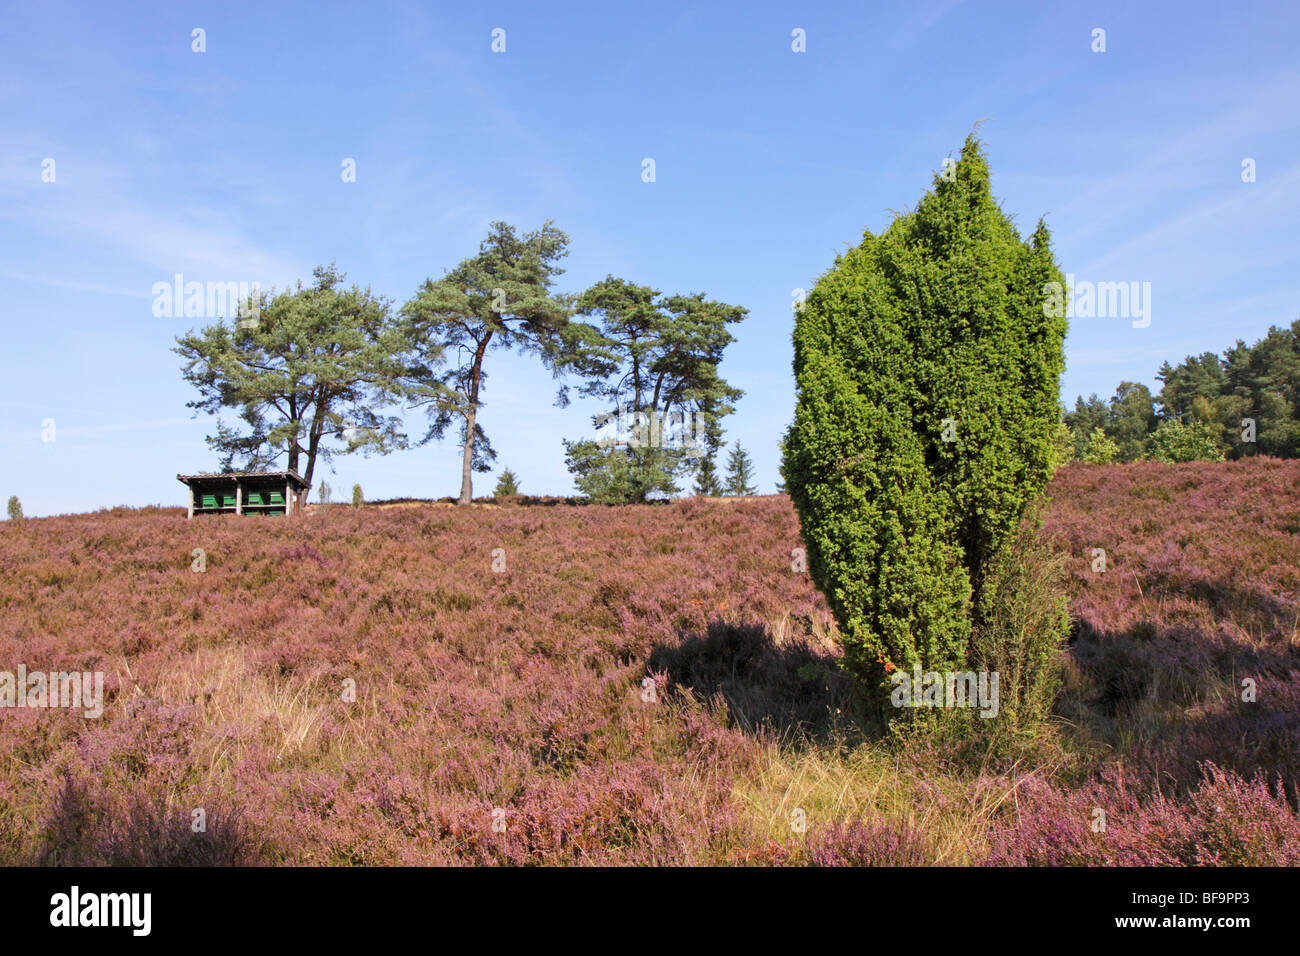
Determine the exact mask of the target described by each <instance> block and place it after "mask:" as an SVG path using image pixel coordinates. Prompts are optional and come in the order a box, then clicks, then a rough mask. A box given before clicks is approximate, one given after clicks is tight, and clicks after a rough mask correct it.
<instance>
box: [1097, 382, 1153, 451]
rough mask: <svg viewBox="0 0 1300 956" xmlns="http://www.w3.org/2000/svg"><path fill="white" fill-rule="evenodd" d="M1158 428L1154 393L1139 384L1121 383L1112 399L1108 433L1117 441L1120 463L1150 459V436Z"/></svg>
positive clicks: (1107, 426) (1107, 427)
mask: <svg viewBox="0 0 1300 956" xmlns="http://www.w3.org/2000/svg"><path fill="white" fill-rule="evenodd" d="M1155 429H1156V409H1155V401H1154V400H1153V399H1152V397H1151V390H1150V389H1149V388H1147V387H1146V386H1145V385H1142V384H1139V383H1137V382H1120V384H1119V388H1118V389H1117V390H1116V392H1115V395H1114V397H1113V398H1112V399H1111V400H1110V409H1109V422H1108V423H1107V425H1106V434H1107V435H1108V436H1110V438H1111V439H1112V440H1113V441H1114V442H1115V445H1116V448H1117V449H1118V458H1119V460H1120V461H1141V460H1142V459H1143V458H1145V457H1147V450H1148V446H1149V444H1150V436H1151V434H1152V433H1153V432H1154V431H1155Z"/></svg>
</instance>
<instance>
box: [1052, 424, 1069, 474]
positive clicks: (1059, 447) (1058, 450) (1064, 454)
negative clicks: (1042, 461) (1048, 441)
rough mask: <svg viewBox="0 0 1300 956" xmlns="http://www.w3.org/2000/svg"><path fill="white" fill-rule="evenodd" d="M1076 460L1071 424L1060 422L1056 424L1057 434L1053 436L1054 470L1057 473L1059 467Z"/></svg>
mask: <svg viewBox="0 0 1300 956" xmlns="http://www.w3.org/2000/svg"><path fill="white" fill-rule="evenodd" d="M1072 461H1074V436H1073V435H1072V434H1070V426H1069V425H1067V424H1065V422H1060V423H1059V424H1057V426H1056V434H1055V436H1053V438H1052V472H1053V474H1055V472H1056V470H1057V469H1058V468H1061V467H1062V466H1064V465H1068V464H1069V463H1070V462H1072Z"/></svg>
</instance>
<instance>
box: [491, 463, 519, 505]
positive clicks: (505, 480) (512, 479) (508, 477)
mask: <svg viewBox="0 0 1300 956" xmlns="http://www.w3.org/2000/svg"><path fill="white" fill-rule="evenodd" d="M517 494H519V476H518V475H516V474H515V473H514V472H513V471H511V470H510V469H509V468H507V469H506V470H505V471H503V472H501V477H500V478H498V479H497V487H496V490H495V491H493V492H492V497H494V498H513V497H514V496H515V495H517Z"/></svg>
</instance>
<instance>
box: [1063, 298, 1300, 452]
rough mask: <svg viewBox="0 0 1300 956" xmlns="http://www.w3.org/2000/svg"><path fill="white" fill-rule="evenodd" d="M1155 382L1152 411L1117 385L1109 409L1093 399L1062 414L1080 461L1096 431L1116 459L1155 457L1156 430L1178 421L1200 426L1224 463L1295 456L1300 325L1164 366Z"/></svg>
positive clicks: (1143, 393)
mask: <svg viewBox="0 0 1300 956" xmlns="http://www.w3.org/2000/svg"><path fill="white" fill-rule="evenodd" d="M1156 378H1157V379H1158V380H1159V381H1160V382H1161V389H1160V394H1159V395H1157V396H1155V399H1154V403H1155V404H1156V405H1158V409H1157V408H1155V407H1148V406H1149V403H1150V402H1151V396H1150V393H1149V392H1148V391H1147V389H1146V387H1145V386H1141V385H1135V384H1134V383H1132V382H1122V383H1121V384H1120V387H1119V391H1118V392H1116V395H1115V397H1114V398H1112V399H1111V403H1110V406H1109V407H1107V405H1106V403H1104V402H1102V401H1101V399H1099V398H1097V396H1096V395H1093V396H1091V397H1090V398H1089V399H1088V401H1087V402H1084V400H1083V399H1082V398H1079V399H1078V400H1077V401H1076V402H1075V407H1074V411H1073V412H1071V413H1069V414H1067V415H1066V416H1065V421H1066V423H1067V424H1068V425H1069V426H1070V429H1071V431H1072V432H1073V434H1074V435H1075V436H1076V439H1077V441H1078V443H1079V444H1078V445H1077V447H1076V452H1077V453H1078V454H1079V455H1080V456H1082V454H1083V451H1084V446H1085V445H1086V444H1087V441H1088V436H1090V435H1091V434H1092V430H1093V429H1094V428H1095V427H1098V426H1101V427H1104V428H1105V429H1106V432H1107V434H1108V435H1110V437H1111V438H1112V439H1114V440H1115V442H1116V444H1117V446H1118V457H1119V459H1120V460H1122V461H1134V460H1137V458H1140V457H1146V456H1153V455H1154V446H1153V444H1152V442H1153V440H1154V437H1155V430H1156V427H1157V425H1158V424H1159V423H1160V422H1164V421H1178V422H1184V423H1188V424H1190V423H1200V424H1202V425H1204V426H1205V430H1206V432H1207V433H1208V435H1209V436H1210V439H1211V440H1212V442H1213V443H1214V445H1215V446H1216V447H1217V448H1218V450H1219V451H1220V452H1222V453H1223V454H1224V455H1225V457H1227V458H1240V457H1242V456H1243V455H1253V454H1257V453H1258V454H1263V455H1275V456H1277V457H1279V458H1295V457H1300V320H1297V321H1296V322H1294V323H1292V325H1291V327H1290V328H1277V327H1273V328H1270V329H1269V330H1268V334H1267V335H1265V336H1264V338H1262V339H1260V340H1259V341H1257V342H1256V343H1255V344H1254V345H1246V343H1245V342H1243V341H1241V340H1240V339H1239V340H1238V341H1237V343H1236V344H1235V345H1234V346H1233V347H1232V348H1230V349H1227V350H1226V351H1225V352H1224V353H1223V355H1222V357H1220V356H1218V355H1216V354H1215V353H1213V352H1204V353H1202V354H1200V355H1189V356H1187V358H1185V359H1184V360H1183V361H1182V362H1180V363H1179V364H1177V365H1171V364H1170V363H1169V362H1165V363H1163V364H1162V365H1161V366H1160V371H1159V372H1158V373H1157V375H1156ZM1252 423H1253V428H1252ZM1252 439H1253V440H1252ZM1203 451H1204V449H1202V452H1203ZM1202 452H1198V454H1200V453H1202ZM1211 460H1213V459H1211Z"/></svg>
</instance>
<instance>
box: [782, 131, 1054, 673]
mask: <svg viewBox="0 0 1300 956" xmlns="http://www.w3.org/2000/svg"><path fill="white" fill-rule="evenodd" d="M1063 279H1064V277H1063V276H1062V275H1061V272H1060V269H1059V268H1058V267H1057V265H1056V262H1055V260H1054V258H1053V256H1052V252H1051V249H1050V236H1049V234H1048V231H1047V227H1046V226H1045V225H1044V224H1043V223H1042V222H1040V223H1039V224H1038V226H1037V228H1036V229H1035V231H1034V233H1033V235H1032V236H1031V237H1030V238H1029V239H1028V240H1027V241H1026V240H1022V239H1021V238H1020V237H1019V235H1018V234H1017V233H1016V230H1015V228H1014V226H1013V225H1012V224H1011V222H1010V221H1009V220H1008V219H1007V217H1006V215H1005V214H1004V213H1003V212H1002V211H1001V210H1000V209H999V208H998V206H997V204H996V203H995V201H994V199H993V196H992V192H991V187H990V184H989V176H988V167H987V164H986V162H985V159H984V156H983V153H982V151H981V148H980V145H979V142H978V141H977V140H976V139H975V138H974V137H973V136H972V137H971V138H968V139H967V141H966V144H965V146H964V148H963V150H962V155H961V161H960V162H959V163H958V164H957V166H956V169H955V175H953V176H951V177H949V176H948V175H947V174H946V173H945V174H941V175H938V176H936V178H935V184H934V189H933V190H932V191H931V192H929V193H927V194H926V195H925V196H924V197H923V198H922V200H921V202H920V204H919V205H918V207H917V209H916V211H915V212H913V213H910V214H906V215H901V216H899V217H897V218H896V219H895V220H894V222H893V223H891V224H890V226H889V228H888V229H886V230H885V231H884V232H883V233H882V234H881V235H879V236H874V235H872V234H871V233H867V234H866V235H865V237H864V239H863V241H862V243H861V245H859V246H857V247H856V248H855V249H852V250H850V251H848V252H847V253H845V254H843V255H842V256H839V257H837V258H836V261H835V264H834V267H833V268H832V269H831V270H830V271H829V272H828V273H826V274H825V275H824V276H822V277H821V279H820V280H818V282H817V284H816V286H815V288H814V289H813V290H812V292H811V293H810V295H809V296H808V299H807V301H806V302H805V303H804V305H803V307H802V308H801V309H800V311H799V313H798V315H797V317H796V321H795V331H794V345H795V358H794V373H795V381H796V384H797V386H798V401H797V405H796V409H795V419H794V422H793V424H792V425H791V427H790V430H789V432H788V434H787V437H786V445H785V457H784V466H785V467H784V470H783V474H784V476H785V478H786V483H787V487H788V488H789V490H790V494H791V498H792V499H793V501H794V503H795V506H796V508H797V509H798V512H799V517H800V520H801V523H802V528H803V534H804V539H805V542H806V543H807V545H808V557H809V570H810V572H811V573H812V576H813V579H814V581H815V582H816V584H817V585H818V587H819V588H820V589H821V590H822V591H823V593H824V594H825V595H826V597H827V600H828V601H829V602H830V604H831V605H832V607H833V609H834V611H835V614H836V616H837V618H838V621H839V623H840V628H841V631H842V633H843V636H844V644H845V656H846V664H847V665H848V666H849V667H850V668H851V669H853V670H854V671H855V672H856V673H857V674H858V675H859V676H860V677H862V678H864V679H866V680H868V681H875V682H878V683H883V681H884V677H885V674H886V673H887V672H889V671H890V670H892V669H893V668H904V669H906V670H912V669H913V668H914V667H918V666H919V667H922V668H923V669H924V670H950V669H958V668H957V667H956V665H958V664H961V663H964V661H965V660H966V655H967V650H968V646H967V645H968V641H969V636H970V632H971V626H972V623H978V622H979V621H980V619H981V617H983V616H984V613H985V611H984V599H983V597H982V587H983V583H984V579H985V577H986V576H987V575H988V573H989V569H990V567H991V564H992V561H993V560H994V558H995V556H996V555H997V553H998V551H999V550H1000V549H1001V547H1002V546H1003V545H1004V543H1005V542H1006V541H1007V540H1008V539H1009V538H1010V536H1011V535H1012V534H1013V533H1014V531H1015V529H1016V527H1017V526H1018V524H1019V521H1020V518H1021V514H1022V512H1023V510H1024V508H1025V507H1026V505H1027V504H1028V503H1029V502H1030V501H1031V500H1033V499H1034V498H1035V497H1037V496H1038V494H1039V493H1040V492H1041V491H1042V489H1043V487H1044V485H1045V484H1046V482H1047V479H1048V476H1049V472H1050V468H1051V457H1052V447H1053V439H1054V438H1055V435H1056V432H1057V424H1058V422H1059V419H1060V416H1059V408H1058V404H1057V402H1058V390H1059V378H1060V373H1061V371H1062V369H1063V368H1064V336H1065V328H1066V323H1065V319H1064V310H1063V309H1061V310H1057V309H1054V308H1049V307H1048V306H1047V305H1046V304H1045V303H1044V293H1045V292H1046V291H1047V290H1048V289H1049V288H1058V287H1059V288H1063ZM1051 283H1057V284H1058V285H1057V286H1055V287H1054V286H1051V285H1050V284H1051Z"/></svg>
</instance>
